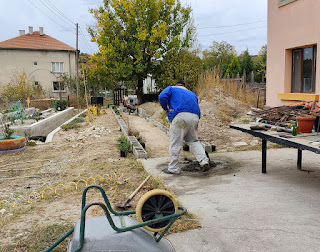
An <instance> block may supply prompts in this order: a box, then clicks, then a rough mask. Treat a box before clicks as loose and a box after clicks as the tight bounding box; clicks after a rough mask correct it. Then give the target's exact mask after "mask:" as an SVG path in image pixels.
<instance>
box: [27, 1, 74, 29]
mask: <svg viewBox="0 0 320 252" xmlns="http://www.w3.org/2000/svg"><path fill="white" fill-rule="evenodd" d="M27 1H28V2H29V3H30V4H32V5H33V6H34V7H35V8H37V9H38V10H39V11H41V12H42V13H43V14H44V15H46V16H47V17H48V18H50V19H51V20H52V21H53V22H55V23H56V24H57V25H59V26H61V27H62V28H63V29H65V30H67V31H69V32H72V33H74V32H73V31H71V30H69V29H68V28H66V27H64V26H63V25H61V24H59V23H58V22H57V21H55V20H54V19H53V18H52V17H50V16H49V15H48V14H46V13H45V12H43V11H42V10H41V9H40V8H39V7H38V6H37V5H35V4H34V3H33V2H31V1H30V0H27ZM74 34H75V33H74Z"/></svg>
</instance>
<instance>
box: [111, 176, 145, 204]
mask: <svg viewBox="0 0 320 252" xmlns="http://www.w3.org/2000/svg"><path fill="white" fill-rule="evenodd" d="M150 177H151V175H149V176H148V177H147V178H146V179H145V180H144V181H143V182H142V183H141V184H140V185H139V186H138V188H137V189H136V190H135V191H134V192H133V193H131V195H130V196H129V198H127V199H126V200H125V202H123V204H121V205H117V208H121V209H127V208H130V207H131V205H129V204H128V203H129V202H130V201H131V200H132V199H133V197H134V196H135V195H136V194H137V192H138V191H139V190H140V189H141V187H142V186H143V185H144V184H145V183H146V182H147V181H148V179H149V178H150Z"/></svg>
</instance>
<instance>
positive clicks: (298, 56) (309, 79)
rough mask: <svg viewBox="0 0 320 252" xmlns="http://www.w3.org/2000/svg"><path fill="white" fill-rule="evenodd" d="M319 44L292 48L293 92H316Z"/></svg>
mask: <svg viewBox="0 0 320 252" xmlns="http://www.w3.org/2000/svg"><path fill="white" fill-rule="evenodd" d="M316 59H317V46H312V47H305V48H299V49H294V50H292V84H291V92H292V93H314V92H315V83H316Z"/></svg>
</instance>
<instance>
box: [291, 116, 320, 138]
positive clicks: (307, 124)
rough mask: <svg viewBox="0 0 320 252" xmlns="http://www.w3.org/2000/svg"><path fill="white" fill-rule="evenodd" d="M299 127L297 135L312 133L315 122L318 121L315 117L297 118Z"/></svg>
mask: <svg viewBox="0 0 320 252" xmlns="http://www.w3.org/2000/svg"><path fill="white" fill-rule="evenodd" d="M296 120H297V123H298V127H297V133H298V134H299V133H311V132H312V129H313V126H314V121H315V120H316V118H315V117H297V118H296Z"/></svg>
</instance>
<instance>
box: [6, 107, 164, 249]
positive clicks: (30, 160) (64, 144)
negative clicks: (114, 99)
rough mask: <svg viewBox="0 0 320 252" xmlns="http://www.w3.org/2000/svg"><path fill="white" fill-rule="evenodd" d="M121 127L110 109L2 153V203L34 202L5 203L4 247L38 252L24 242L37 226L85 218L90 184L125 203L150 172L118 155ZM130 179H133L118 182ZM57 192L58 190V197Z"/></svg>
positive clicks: (93, 213)
mask: <svg viewBox="0 0 320 252" xmlns="http://www.w3.org/2000/svg"><path fill="white" fill-rule="evenodd" d="M119 129H120V128H119V126H118V124H117V121H116V119H115V118H114V115H113V113H112V111H111V110H110V109H105V110H104V114H103V115H100V116H99V117H97V118H96V119H94V120H93V121H92V122H90V123H89V122H84V123H81V124H80V127H79V128H78V129H71V130H68V131H62V130H60V131H59V132H58V133H56V134H55V136H54V138H53V141H52V142H51V143H45V144H37V145H36V146H27V148H26V150H25V151H23V152H17V153H8V154H2V155H1V159H0V191H1V195H0V202H1V201H2V200H7V201H8V202H9V203H10V204H11V205H13V204H14V201H15V199H17V197H19V196H23V197H24V198H25V199H26V200H27V201H28V200H29V201H31V204H27V203H26V202H25V201H24V200H23V199H22V198H21V197H20V198H18V199H17V201H16V205H15V206H14V208H12V207H10V206H9V205H8V204H7V203H6V202H2V204H1V205H0V251H8V248H7V247H6V246H8V245H14V244H19V246H20V247H19V246H18V245H17V246H18V250H16V251H36V250H32V249H31V250H28V249H26V248H27V247H26V246H27V245H26V246H24V245H23V243H22V242H21V240H23V239H24V237H26V236H28V235H30V234H32V232H33V231H34V230H35V228H36V227H41V226H43V227H45V226H48V225H50V224H57V223H58V224H61V225H73V223H74V222H75V221H76V220H77V219H78V218H79V217H80V210H81V192H82V190H83V188H84V187H85V186H86V184H101V185H102V186H103V187H104V189H105V190H106V193H107V196H108V197H109V200H110V202H111V203H123V202H124V200H125V199H126V198H127V197H128V196H129V195H130V194H131V193H132V192H133V191H134V189H135V188H137V187H138V185H139V184H140V183H141V182H142V181H143V180H144V178H145V177H146V176H147V174H146V172H145V171H144V169H143V168H142V165H141V163H139V162H137V161H135V158H134V157H133V156H131V157H129V158H119V157H120V155H119V151H118V149H117V147H116V145H117V138H118V137H120V136H121V131H120V130H119ZM133 168H135V170H133ZM101 177H103V178H104V179H103V181H102V179H101ZM125 179H129V182H128V183H126V184H119V183H121V182H123V181H125ZM154 183H156V184H157V183H158V182H157V181H155V179H153V180H151V179H150V180H149V181H148V183H147V184H146V188H145V189H143V190H141V191H140V192H139V194H138V195H137V196H136V197H135V198H134V200H133V201H132V204H133V205H134V204H136V202H137V199H139V198H140V197H141V195H143V194H144V193H145V192H146V190H149V189H150V186H151V187H152V186H153V185H154ZM76 186H77V187H78V189H76ZM159 186H160V187H161V184H160V185H159ZM65 187H67V188H68V189H67V190H66V189H65ZM50 188H51V189H50ZM52 190H56V195H53V193H52ZM33 192H37V193H39V194H40V195H42V196H44V199H39V198H40V197H39V194H36V193H33ZM30 195H31V196H30ZM29 197H30V198H29ZM89 198H90V199H91V200H92V201H102V197H101V196H99V193H93V192H92V193H89ZM101 214H102V211H101V209H95V208H93V210H92V211H89V216H96V215H101ZM62 234H63V233H62ZM57 238H59V236H57V237H56V239H57ZM21 244H22V245H21ZM11 248H12V247H10V249H11ZM19 248H20V250H19ZM15 249H17V248H16V247H15Z"/></svg>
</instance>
